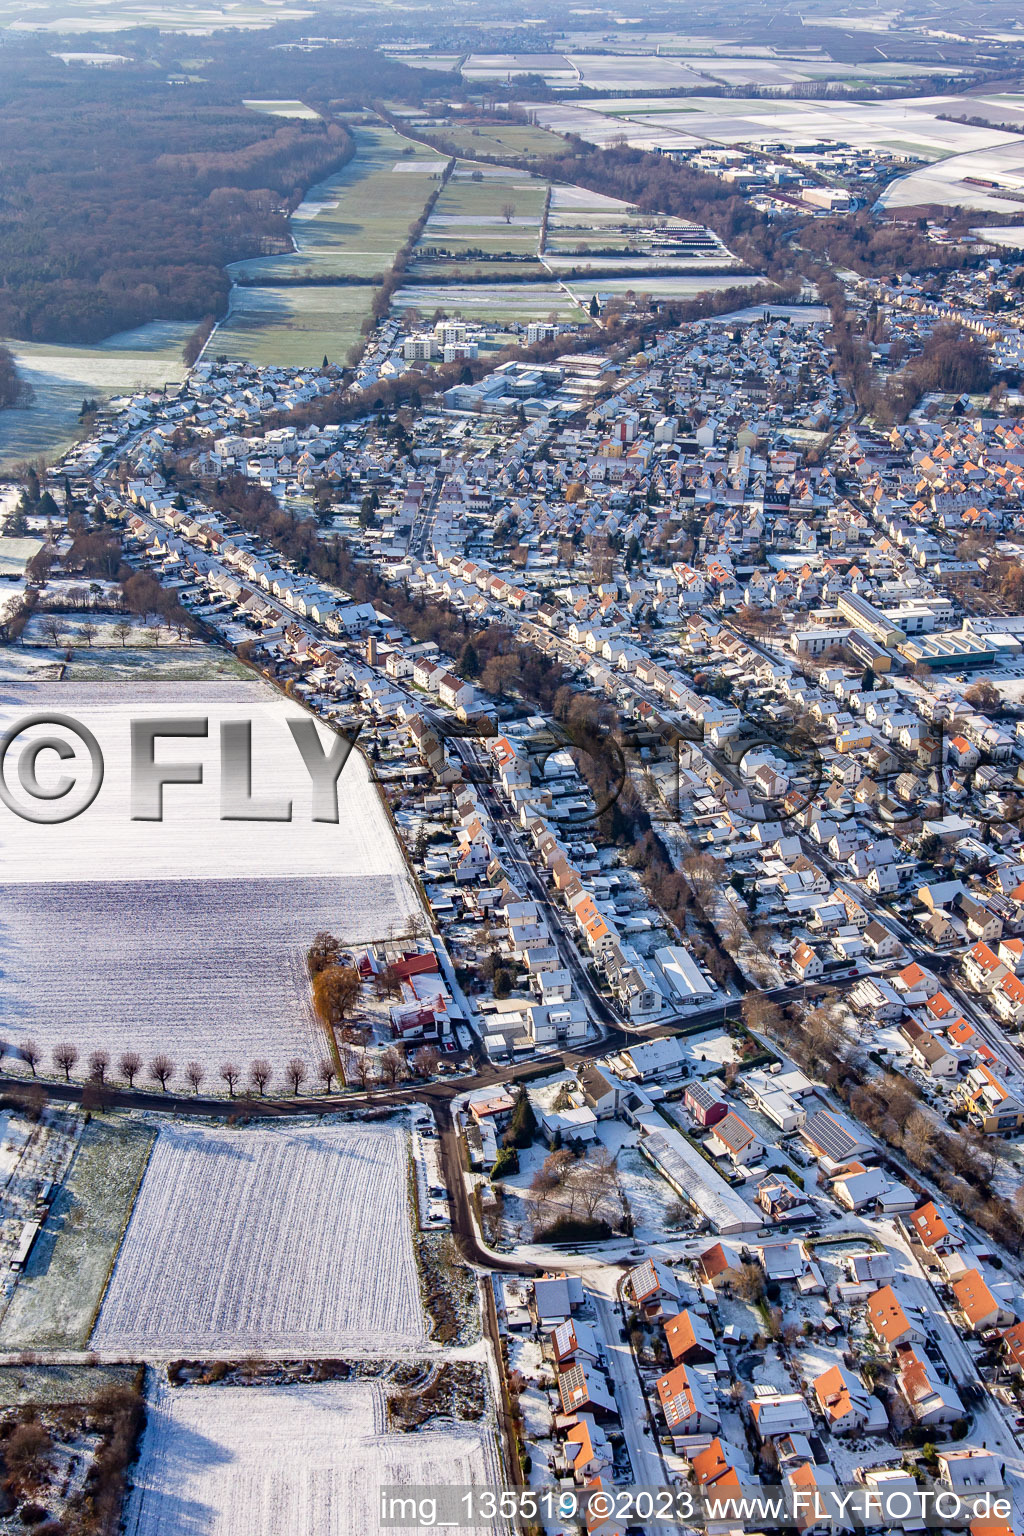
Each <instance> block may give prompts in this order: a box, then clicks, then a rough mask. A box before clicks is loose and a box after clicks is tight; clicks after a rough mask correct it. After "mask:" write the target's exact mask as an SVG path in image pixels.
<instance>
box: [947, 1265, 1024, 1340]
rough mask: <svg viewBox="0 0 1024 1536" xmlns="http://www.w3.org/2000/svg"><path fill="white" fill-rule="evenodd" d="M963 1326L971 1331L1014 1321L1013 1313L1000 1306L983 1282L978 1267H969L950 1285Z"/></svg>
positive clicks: (1001, 1325)
mask: <svg viewBox="0 0 1024 1536" xmlns="http://www.w3.org/2000/svg"><path fill="white" fill-rule="evenodd" d="M950 1290H951V1291H952V1292H953V1295H954V1296H955V1297H956V1304H957V1309H958V1311H959V1313H960V1316H961V1318H962V1319H963V1322H964V1326H965V1327H966V1328H967V1329H968V1331H969V1332H971V1333H984V1332H985V1331H986V1330H987V1329H989V1328H999V1327H1005V1326H1007V1325H1008V1324H1010V1323H1012V1322H1013V1321H1014V1316H1013V1313H1012V1312H1010V1311H1008V1310H1007V1308H1006V1307H1004V1306H1002V1305H1001V1304H1000V1303H999V1302H998V1301H997V1300H996V1298H995V1297H994V1296H993V1294H992V1292H991V1291H990V1290H989V1288H988V1285H987V1284H986V1283H985V1278H984V1276H983V1275H982V1273H981V1271H980V1270H978V1269H969V1270H967V1271H966V1272H965V1273H964V1274H962V1275H960V1276H959V1277H958V1278H957V1279H956V1280H954V1281H953V1282H952V1283H951V1285H950Z"/></svg>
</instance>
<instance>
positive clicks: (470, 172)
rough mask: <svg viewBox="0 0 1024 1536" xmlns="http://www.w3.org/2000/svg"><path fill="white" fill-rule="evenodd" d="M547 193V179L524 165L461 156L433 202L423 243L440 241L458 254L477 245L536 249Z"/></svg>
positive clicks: (433, 244) (529, 252)
mask: <svg viewBox="0 0 1024 1536" xmlns="http://www.w3.org/2000/svg"><path fill="white" fill-rule="evenodd" d="M546 196H547V182H546V181H542V180H540V179H539V178H537V177H533V176H528V175H527V174H526V173H525V172H524V171H515V170H512V169H511V168H506V167H503V166H488V167H487V168H484V167H482V166H474V165H472V164H471V163H470V162H468V161H465V160H460V161H459V163H458V165H457V166H456V168H455V170H454V172H453V173H452V176H451V178H450V179H449V181H448V184H447V185H446V187H445V188H444V191H443V192H442V193H441V196H440V197H439V198H438V200H437V203H436V204H435V206H434V210H433V212H432V213H431V215H430V219H429V220H428V222H427V227H426V229H425V230H424V232H423V238H422V240H421V242H420V247H421V249H429V248H431V247H437V248H438V249H441V250H445V251H447V252H449V253H450V254H451V255H453V256H458V255H459V254H460V253H462V252H464V251H472V250H480V251H493V252H496V253H499V254H500V253H502V252H505V251H509V252H511V253H513V254H515V255H520V256H530V255H535V254H536V251H537V241H538V238H539V235H540V221H541V217H542V215H543V212H544V200H545V197H546ZM506 210H511V212H510V213H509V212H507V211H506Z"/></svg>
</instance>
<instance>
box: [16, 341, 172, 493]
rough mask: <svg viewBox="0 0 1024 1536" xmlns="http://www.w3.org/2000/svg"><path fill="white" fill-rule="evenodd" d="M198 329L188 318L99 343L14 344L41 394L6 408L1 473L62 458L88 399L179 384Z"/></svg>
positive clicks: (36, 392) (24, 374) (28, 377)
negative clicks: (22, 464) (24, 462)
mask: <svg viewBox="0 0 1024 1536" xmlns="http://www.w3.org/2000/svg"><path fill="white" fill-rule="evenodd" d="M194 329H195V327H194V326H193V325H190V324H188V323H185V324H182V323H180V322H178V321H174V320H154V321H153V322H152V323H151V324H149V325H144V326H140V327H139V328H138V329H137V330H134V331H122V332H120V333H119V334H118V335H116V336H110V337H108V338H107V340H106V341H104V342H101V343H100V344H99V346H96V347H58V346H54V345H52V344H50V343H45V342H31V341H9V342H7V345H8V346H9V347H10V349H11V351H12V352H13V353H14V356H15V358H16V359H17V362H18V371H19V373H20V374H21V376H22V378H24V379H25V380H26V382H27V383H28V384H30V385H31V387H32V390H33V396H32V399H31V401H30V402H29V403H28V405H26V406H22V407H19V408H18V409H17V410H12V411H0V470H5V469H10V468H11V467H12V466H13V465H15V464H17V463H19V462H20V461H22V460H24V459H29V458H35V457H37V456H38V455H40V454H41V455H44V456H46V457H48V458H54V457H56V455H57V454H58V453H62V452H63V451H64V449H65V448H68V447H69V446H70V445H71V443H73V442H74V440H75V438H76V436H77V435H78V413H79V410H80V408H81V405H82V401H83V399H84V398H85V397H86V396H88V397H89V398H90V399H93V400H100V401H103V400H108V399H110V398H111V396H115V395H120V394H127V393H129V392H131V391H132V390H135V389H161V388H162V387H163V386H164V384H176V383H178V382H179V381H180V380H181V379H182V378H184V376H185V364H184V362H183V361H182V356H181V349H182V347H183V346H184V345H185V342H186V341H187V340H188V337H189V336H190V335H191V333H192V331H193V330H194Z"/></svg>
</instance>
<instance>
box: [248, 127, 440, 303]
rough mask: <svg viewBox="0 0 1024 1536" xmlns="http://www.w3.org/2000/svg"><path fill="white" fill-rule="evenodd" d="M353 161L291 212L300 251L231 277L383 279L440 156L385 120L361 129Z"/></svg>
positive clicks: (433, 187)
mask: <svg viewBox="0 0 1024 1536" xmlns="http://www.w3.org/2000/svg"><path fill="white" fill-rule="evenodd" d="M354 136H355V140H356V154H355V158H354V159H353V160H351V161H350V162H349V163H348V165H346V166H345V168H344V170H341V171H339V172H338V173H337V174H336V175H334V176H329V177H328V178H327V180H326V181H321V182H318V183H317V185H316V186H314V187H310V189H309V191H308V192H307V193H306V195H305V197H304V198H303V200H302V202H301V203H300V204H299V206H298V208H297V209H296V210H295V212H294V213H293V214H292V218H291V232H292V237H293V239H294V241H295V245H296V250H295V251H294V252H292V253H289V254H286V255H283V256H259V257H255V258H254V259H253V260H251V261H237V262H234V263H233V264H232V265H231V266H230V267H229V268H228V271H229V272H230V273H231V275H232V276H233V277H236V278H237V277H270V276H273V277H290V278H296V277H382V276H383V275H384V274H385V273H386V272H388V271H389V270H390V268H391V264H392V262H393V261H394V259H395V255H396V253H397V251H398V249H399V247H400V246H401V245H403V244H404V243H405V240H406V237H407V236H408V233H409V226H410V224H414V223H415V221H416V220H417V219H418V218H419V216H420V214H421V213H422V212H423V205H424V203H425V202H426V200H427V198H428V197H429V196H430V194H431V192H436V191H437V185H438V182H439V181H440V178H441V174H442V172H443V170H444V167H445V166H446V165H447V163H448V162H447V161H446V160H445V158H444V156H443V155H438V154H437V152H436V151H435V150H428V149H424V148H423V147H422V145H419V144H413V143H412V141H411V140H410V139H404V138H402V136H401V135H400V134H397V133H394V132H393V131H392V130H391V129H390V128H388V127H386V126H385V125H384V124H383V123H382V124H380V125H379V126H378V127H372V128H356V129H355V130H354Z"/></svg>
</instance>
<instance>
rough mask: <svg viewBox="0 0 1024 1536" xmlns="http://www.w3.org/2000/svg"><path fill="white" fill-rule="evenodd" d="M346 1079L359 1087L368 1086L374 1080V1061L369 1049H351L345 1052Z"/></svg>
mask: <svg viewBox="0 0 1024 1536" xmlns="http://www.w3.org/2000/svg"><path fill="white" fill-rule="evenodd" d="M345 1081H346V1082H347V1083H354V1084H355V1085H356V1086H357V1087H359V1088H366V1087H368V1086H369V1084H370V1083H371V1082H372V1081H373V1061H372V1058H371V1056H370V1053H369V1051H365V1050H364V1051H354V1050H350V1051H347V1052H346V1053H345Z"/></svg>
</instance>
